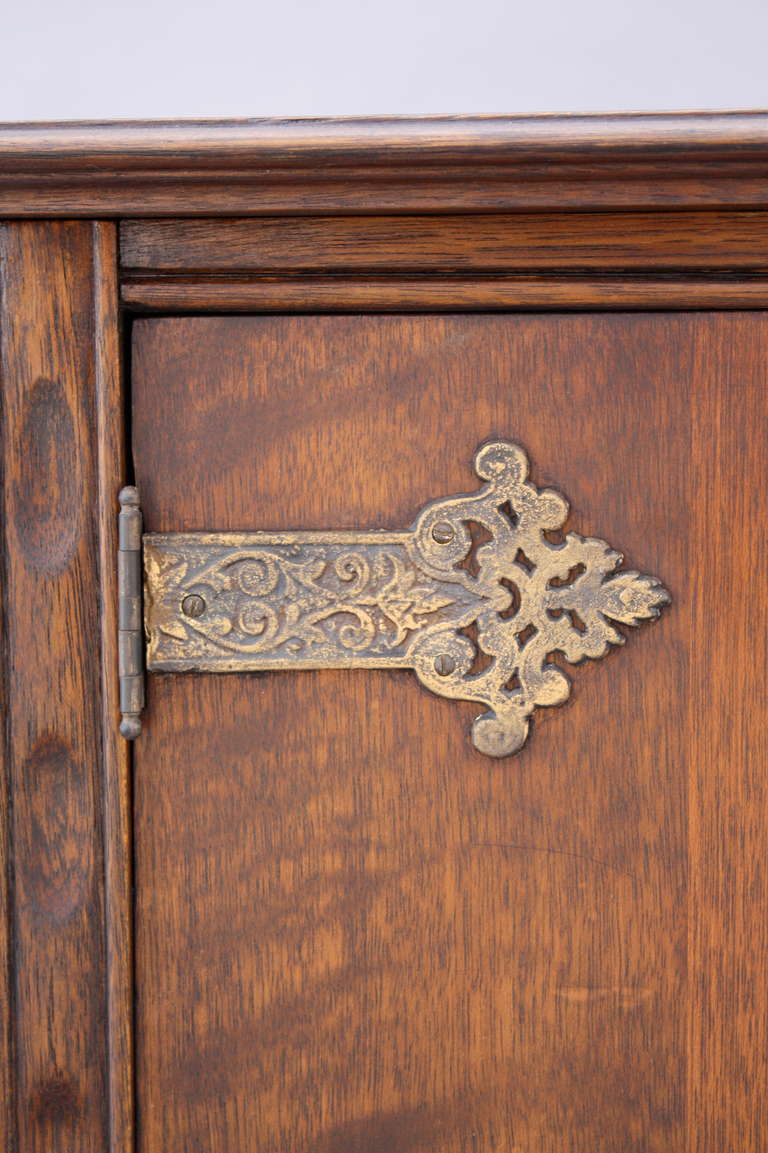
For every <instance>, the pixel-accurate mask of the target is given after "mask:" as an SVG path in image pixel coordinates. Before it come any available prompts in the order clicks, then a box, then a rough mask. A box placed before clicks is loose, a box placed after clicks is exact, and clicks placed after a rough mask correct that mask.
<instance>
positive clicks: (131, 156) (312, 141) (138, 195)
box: [0, 112, 768, 217]
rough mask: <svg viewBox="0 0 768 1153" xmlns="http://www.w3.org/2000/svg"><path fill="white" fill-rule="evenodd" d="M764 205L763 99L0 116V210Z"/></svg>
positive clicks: (767, 125) (766, 120) (218, 212)
mask: <svg viewBox="0 0 768 1153" xmlns="http://www.w3.org/2000/svg"><path fill="white" fill-rule="evenodd" d="M735 206H745V207H746V206H750V207H765V206H768V114H766V113H762V112H734V113H704V114H695V115H693V114H692V115H688V114H674V115H667V114H662V115H630V116H541V117H495V118H488V119H484V118H472V117H468V118H439V117H436V118H423V119H397V118H394V119H374V120H363V119H358V120H287V121H286V120H250V121H248V120H245V121H189V122H186V123H185V122H181V123H170V122H161V121H158V122H149V123H139V122H136V123H113V124H104V123H73V124H6V125H4V126H0V215H4V216H68V217H76V216H102V217H103V216H120V215H133V216H159V215H174V216H201V215H212V216H252V215H256V216H258V215H275V214H282V213H285V214H297V215H302V214H326V213H327V214H338V213H353V214H354V213H376V212H379V213H381V212H500V211H509V210H520V209H538V210H546V209H547V208H569V209H577V208H588V209H590V210H594V211H602V210H607V209H612V208H613V209H616V208H627V209H631V208H634V209H637V208H652V207H662V208H681V207H699V208H722V207H735Z"/></svg>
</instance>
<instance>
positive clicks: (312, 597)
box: [121, 441, 669, 757]
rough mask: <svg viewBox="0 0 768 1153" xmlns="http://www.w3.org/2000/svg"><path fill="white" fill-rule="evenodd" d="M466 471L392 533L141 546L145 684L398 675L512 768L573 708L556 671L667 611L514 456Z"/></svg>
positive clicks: (202, 539) (170, 538) (655, 589)
mask: <svg viewBox="0 0 768 1153" xmlns="http://www.w3.org/2000/svg"><path fill="white" fill-rule="evenodd" d="M475 469H476V471H477V474H478V476H479V477H480V478H481V479H482V480H484V481H485V482H486V483H485V484H484V485H483V487H482V488H480V489H479V490H478V491H477V492H475V493H472V494H470V495H462V496H454V497H449V498H447V499H444V500H438V501H435V502H433V503H432V504H429V505H427V507H426V508H424V509H423V510H422V512H421V513H420V515H419V516H418V518H417V520H416V522H415V524H414V525H413V527H412V528H411V529H409V530H405V531H402V532H372V531H369V532H365V531H362V532H333V531H330V532H281V533H266V532H254V533H169V534H156V533H150V534H147V535H145V536H144V537H143V549H144V589H145V628H146V633H147V642H148V644H147V669H148V671H150V672H153V671H167V672H186V671H211V672H246V671H272V670H278V669H293V670H296V669H322V668H360V669H387V668H409V669H413V670H414V671H415V673H416V675H417V677H418V678H419V680H420V681H421V683H422V684H423V685H425V686H426V687H427V688H428V689H430V690H431V691H432V692H434V693H437V694H438V695H440V696H444V697H453V698H457V699H460V700H470V701H477V702H479V703H481V704H482V705H484V706H485V710H486V711H485V712H483V713H482V715H481V716H479V717H478V718H477V719H476V720H475V722H474V725H473V727H472V740H473V742H474V744H475V747H476V748H477V749H479V750H480V751H481V752H483V753H486V754H488V755H489V756H495V757H500V756H505V755H507V754H510V753H514V752H516V751H517V750H518V749H520V748H521V747H522V745H523V744H524V743H525V740H526V737H527V734H528V728H529V718H530V716H531V714H532V713H533V711H534V709H535V708H536V707H538V706H543V705H557V704H561V703H562V702H563V701H565V700H566V699H567V697H568V695H569V691H570V681H569V680H568V678H567V677H566V675H565V674H564V673H563V672H562V670H561V669H560V668H559V667H557V666H556V665H554V664H552V663H551V662H550V660H549V658H550V656H551V654H552V653H554V652H559V653H560V654H562V656H563V657H564V658H565V660H566V661H569V662H571V663H578V662H580V661H582V660H584V659H585V658H597V657H602V656H604V655H605V653H606V652H607V651H608V649H609V647H610V646H611V645H619V644H623V643H624V639H625V638H624V635H623V634H622V633H621V632H620V631H619V630H618V629H617V628H616V627H615V626H616V624H622V625H638V624H640V622H641V621H643V620H648V619H652V618H655V617H657V616H658V615H659V612H660V610H661V608H662V607H663V606H664V605H665V604H667V603H668V601H669V594H668V593H667V592H666V590H665V589H664V588H663V587H662V586H661V584H660V583H659V582H658V581H657V580H656V579H655V578H653V577H649V576H643V575H641V574H639V573H637V572H631V571H625V570H621V569H619V567H618V566H619V565H620V564H621V562H622V559H623V558H622V556H621V554H620V553H618V552H615V551H614V550H613V549H611V548H610V547H609V545H607V544H606V543H605V541H602V540H596V539H592V538H585V537H581V536H579V535H577V534H576V533H568V534H567V535H564V536H563V535H562V534H559V535H558V534H557V531H556V530H559V529H560V528H561V526H562V525H563V523H564V521H565V518H566V516H567V513H568V504H567V502H566V500H565V499H564V497H563V496H561V495H560V493H558V492H555V491H554V490H552V489H543V490H540V489H538V488H536V487H535V486H534V485H533V484H531V483H530V482H529V481H527V480H526V476H527V472H528V461H527V458H526V455H525V453H524V452H523V450H522V449H521V448H520V447H518V446H517V445H514V444H510V443H508V442H505V441H496V442H493V443H491V444H486V445H483V446H481V448H480V449H479V450H478V452H477V454H476V456H475ZM121 515H122V514H121ZM133 539H134V538H133V537H131V542H133ZM131 621H133V618H132V617H131ZM126 643H127V642H126ZM134 655H135V654H134V653H133V650H132V649H131V656H132V657H133V656H134ZM134 665H135V662H133V663H131V669H133V667H134ZM131 675H134V674H131ZM126 699H129V700H130V703H131V704H132V705H133V704H135V702H136V700H137V699H138V697H133V696H130V695H129V694H128V693H127V696H126ZM129 717H130V718H131V719H130V722H129V723H130V724H133V719H134V717H135V714H134V713H133V712H131V713H129ZM124 723H125V722H124ZM126 735H130V734H126Z"/></svg>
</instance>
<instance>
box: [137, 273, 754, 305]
mask: <svg viewBox="0 0 768 1153" xmlns="http://www.w3.org/2000/svg"><path fill="white" fill-rule="evenodd" d="M122 301H123V304H124V305H126V306H127V307H128V308H129V309H130V310H132V311H134V312H200V311H209V312H360V311H362V312H422V311H423V312H481V311H489V312H492V311H503V310H505V309H511V310H530V309H541V310H543V311H548V310H553V309H554V310H562V311H580V310H582V309H587V308H589V309H594V310H596V311H603V310H624V309H642V310H647V309H657V308H664V309H673V310H680V309H710V308H718V309H744V308H765V307H766V305H768V278H765V277H753V278H745V279H740V280H734V279H728V278H727V277H725V276H721V277H706V278H695V277H680V276H672V277H661V276H636V277H628V276H570V277H569V276H455V277H440V276H400V277H398V276H389V277H387V276H361V277H351V276H282V277H260V278H252V279H229V278H228V279H219V280H216V279H212V278H208V279H204V278H181V277H171V278H167V279H162V278H154V279H152V278H149V279H137V280H128V281H126V282H124V284H123V286H122Z"/></svg>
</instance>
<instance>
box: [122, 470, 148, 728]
mask: <svg viewBox="0 0 768 1153" xmlns="http://www.w3.org/2000/svg"><path fill="white" fill-rule="evenodd" d="M118 501H119V504H120V512H119V513H118V517H117V526H118V528H117V531H118V553H117V595H118V601H119V604H118V645H117V653H118V657H117V660H118V670H117V671H118V681H119V685H120V714H121V718H122V719H121V721H120V732H121V733H122V734H123V736H124V737H125V738H126V740H129V741H132V740H135V739H136V737H137V736H138V735H139V733H140V732H141V710H142V709H143V708H144V651H143V649H144V645H143V638H142V635H141V526H142V517H141V509H140V508H139V494H138V491H137V490H136V489H135V488H134V487H133V486H132V485H128V486H126V487H125V488H123V489H121V490H120V494H119V496H118Z"/></svg>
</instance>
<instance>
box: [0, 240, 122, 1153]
mask: <svg viewBox="0 0 768 1153" xmlns="http://www.w3.org/2000/svg"><path fill="white" fill-rule="evenodd" d="M93 239H94V230H93V229H92V227H91V225H90V224H85V223H84V224H67V223H60V224H54V223H39V224H38V223H31V224H30V223H27V224H13V225H11V224H4V225H3V226H2V227H0V270H1V275H2V284H1V285H0V344H1V349H2V359H1V361H0V363H1V364H2V384H3V388H2V402H3V422H2V438H3V461H4V470H5V485H4V494H3V501H4V510H5V516H4V524H5V541H4V550H5V565H4V588H3V617H4V633H5V636H4V654H5V660H6V667H5V672H4V680H5V682H6V709H5V723H6V725H7V744H6V756H7V766H6V772H7V784H8V788H9V791H10V800H11V803H10V805H9V806H8V814H9V817H10V838H9V840H10V843H11V845H12V846H13V866H12V880H13V882H14V887H13V889H12V904H11V907H10V914H9V915H10V925H11V931H12V954H11V965H12V970H11V971H12V976H13V998H12V1001H11V1003H10V1026H11V1029H10V1042H11V1044H12V1046H13V1053H14V1056H13V1077H14V1082H15V1084H14V1085H10V1086H9V1087H8V1088H9V1097H8V1099H9V1102H10V1108H9V1114H10V1115H11V1117H12V1120H10V1121H9V1125H12V1129H11V1132H10V1133H8V1134H7V1136H8V1141H7V1143H6V1145H5V1148H9V1149H13V1150H14V1153H22V1151H23V1153H53V1151H56V1153H60V1151H61V1153H64V1151H65V1150H66V1153H93V1151H95V1150H99V1151H101V1150H105V1149H107V1148H108V1141H109V1133H108V1120H107V1118H108V1100H107V1093H106V1090H107V1054H108V1047H107V1031H106V1025H105V1009H106V999H107V974H106V966H105V950H104V938H105V929H104V898H103V880H102V877H103V838H102V801H101V775H100V774H101V741H100V696H101V686H100V654H99V641H98V637H99V632H98V628H99V578H98V569H97V558H96V555H95V544H96V541H95V531H94V525H95V505H96V496H97V474H96V457H97V443H96V435H95V413H94V408H95V397H94V392H93V386H94V362H95V349H96V344H97V339H98V334H97V332H96V326H95V322H94V314H93V304H94V280H93ZM14 1142H15V1144H14Z"/></svg>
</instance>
